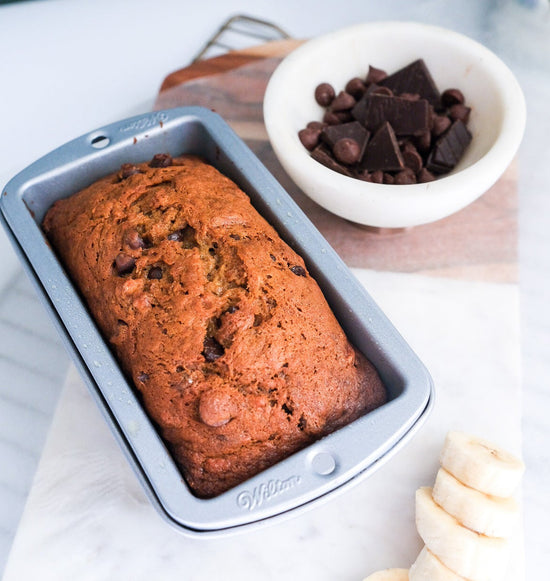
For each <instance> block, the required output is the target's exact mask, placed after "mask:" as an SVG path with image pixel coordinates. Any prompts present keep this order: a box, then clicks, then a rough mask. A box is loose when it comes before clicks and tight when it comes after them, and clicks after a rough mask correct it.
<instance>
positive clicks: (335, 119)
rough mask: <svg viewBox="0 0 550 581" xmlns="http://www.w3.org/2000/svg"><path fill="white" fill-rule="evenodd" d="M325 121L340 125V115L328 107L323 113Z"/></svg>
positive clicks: (328, 123) (329, 123)
mask: <svg viewBox="0 0 550 581" xmlns="http://www.w3.org/2000/svg"><path fill="white" fill-rule="evenodd" d="M323 121H324V122H325V123H326V124H327V125H338V124H339V123H340V117H339V116H338V115H337V114H336V113H335V112H334V111H331V110H330V109H328V110H327V111H326V112H325V114H324V115H323Z"/></svg>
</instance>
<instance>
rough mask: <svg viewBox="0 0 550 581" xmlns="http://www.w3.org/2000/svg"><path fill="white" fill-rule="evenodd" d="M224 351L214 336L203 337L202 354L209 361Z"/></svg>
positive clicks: (214, 359) (218, 356) (217, 357)
mask: <svg viewBox="0 0 550 581" xmlns="http://www.w3.org/2000/svg"><path fill="white" fill-rule="evenodd" d="M224 353H225V349H224V348H223V346H222V345H221V344H220V343H218V341H216V339H214V337H208V336H207V337H205V338H204V342H203V352H202V355H203V357H204V358H205V359H206V361H208V362H209V363H212V362H213V361H216V359H219V358H220V357H221V356H222V355H223V354H224Z"/></svg>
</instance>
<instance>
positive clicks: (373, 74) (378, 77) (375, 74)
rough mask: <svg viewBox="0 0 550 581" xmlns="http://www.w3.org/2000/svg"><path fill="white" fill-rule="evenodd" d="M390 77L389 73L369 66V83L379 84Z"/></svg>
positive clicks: (367, 78) (367, 79)
mask: <svg viewBox="0 0 550 581" xmlns="http://www.w3.org/2000/svg"><path fill="white" fill-rule="evenodd" d="M387 76H388V73H386V71H384V70H382V69H377V68H376V67H373V66H370V65H369V72H368V73H367V77H366V79H365V80H366V81H367V83H375V84H378V83H379V82H380V81H383V80H384V79H385V78H386V77H387Z"/></svg>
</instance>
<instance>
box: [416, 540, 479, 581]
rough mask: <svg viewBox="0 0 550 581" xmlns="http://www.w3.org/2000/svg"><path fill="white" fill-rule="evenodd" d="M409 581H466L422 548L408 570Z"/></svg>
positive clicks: (425, 548)
mask: <svg viewBox="0 0 550 581" xmlns="http://www.w3.org/2000/svg"><path fill="white" fill-rule="evenodd" d="M409 581H468V580H467V579H465V578H464V577H461V576H460V575H457V574H456V573H454V572H453V571H451V570H450V569H449V568H448V567H445V565H444V564H443V563H442V562H441V561H440V560H439V559H438V558H437V557H436V556H435V555H434V554H433V553H432V552H431V551H430V550H429V549H428V548H427V547H424V548H423V549H422V551H420V554H419V555H418V557H417V559H416V561H415V562H414V563H413V564H412V566H411V568H410V569H409Z"/></svg>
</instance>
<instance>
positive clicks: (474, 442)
mask: <svg viewBox="0 0 550 581" xmlns="http://www.w3.org/2000/svg"><path fill="white" fill-rule="evenodd" d="M440 462H441V466H442V467H443V468H445V470H447V472H450V473H451V474H452V475H453V476H454V477H455V478H457V479H458V480H460V482H463V483H464V484H466V485H467V486H469V487H470V488H475V489H476V490H479V491H480V492H483V493H485V494H490V495H492V496H500V497H502V498H508V497H510V496H512V494H513V493H514V491H515V489H516V488H517V486H518V485H519V482H520V480H521V477H522V475H523V472H524V470H525V466H524V464H523V462H521V460H519V459H518V458H516V457H515V456H514V455H512V454H510V453H509V452H507V451H505V450H502V449H500V448H498V447H497V446H495V445H494V444H492V443H490V442H487V441H486V440H481V439H479V438H475V437H474V436H470V435H468V434H465V433H463V432H449V433H448V434H447V438H446V439H445V443H444V445H443V450H442V451H441V456H440Z"/></svg>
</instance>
